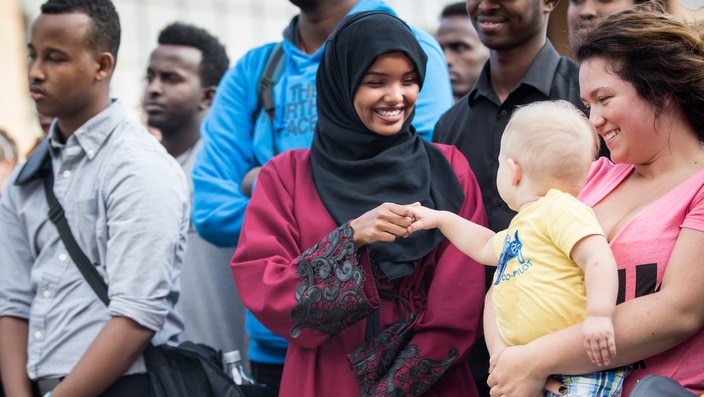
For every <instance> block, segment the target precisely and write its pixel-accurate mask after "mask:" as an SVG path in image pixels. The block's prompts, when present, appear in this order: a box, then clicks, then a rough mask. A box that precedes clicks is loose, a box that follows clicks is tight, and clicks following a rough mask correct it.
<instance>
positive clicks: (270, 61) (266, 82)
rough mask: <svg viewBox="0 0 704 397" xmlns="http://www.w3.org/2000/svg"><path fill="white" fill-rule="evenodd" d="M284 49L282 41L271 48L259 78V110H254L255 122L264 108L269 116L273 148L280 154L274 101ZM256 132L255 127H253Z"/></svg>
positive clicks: (282, 66)
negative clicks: (275, 132) (275, 126)
mask: <svg viewBox="0 0 704 397" xmlns="http://www.w3.org/2000/svg"><path fill="white" fill-rule="evenodd" d="M283 55H284V49H283V45H282V43H281V42H278V43H276V45H274V48H272V49H271V52H270V53H269V57H268V58H267V60H266V64H265V65H264V71H263V72H262V75H261V77H260V78H259V83H258V84H257V101H258V102H257V103H258V107H257V110H256V111H255V112H254V114H253V116H252V118H253V122H254V121H256V119H257V117H259V112H260V111H261V109H264V111H265V112H266V115H267V117H268V118H269V124H270V125H271V131H272V137H271V148H272V151H273V153H274V155H276V154H278V150H277V149H276V141H275V139H274V117H275V116H276V103H275V102H274V85H275V84H276V82H277V81H278V80H279V77H281V73H282V72H283V69H284V62H283V61H284V57H283ZM252 133H254V129H252Z"/></svg>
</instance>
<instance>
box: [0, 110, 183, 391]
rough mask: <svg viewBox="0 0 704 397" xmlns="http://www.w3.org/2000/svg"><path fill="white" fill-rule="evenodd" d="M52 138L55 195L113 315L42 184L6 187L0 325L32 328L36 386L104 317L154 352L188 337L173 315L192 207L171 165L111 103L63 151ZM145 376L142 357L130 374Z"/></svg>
mask: <svg viewBox="0 0 704 397" xmlns="http://www.w3.org/2000/svg"><path fill="white" fill-rule="evenodd" d="M58 133H59V132H58V131H57V129H56V124H54V125H53V126H52V130H51V131H50V132H49V136H50V143H51V151H50V152H51V157H52V167H53V172H54V179H55V183H54V192H55V194H56V197H57V198H58V200H59V202H60V203H61V205H62V206H63V207H64V210H65V212H66V218H67V219H68V223H69V225H70V227H71V230H72V232H73V235H74V236H75V238H76V240H77V242H78V244H79V245H80V246H81V248H82V249H83V251H84V252H85V254H86V255H87V256H88V258H89V259H90V261H91V263H94V264H96V265H97V269H98V272H99V273H100V274H101V275H102V277H103V279H104V280H105V282H106V283H107V284H108V296H109V298H110V306H109V307H108V308H106V307H105V305H104V304H103V303H102V302H101V301H100V300H99V299H98V297H97V296H96V295H95V293H94V292H93V290H92V289H91V288H90V286H89V285H88V283H87V282H86V281H85V279H84V278H83V276H82V275H81V273H80V272H79V270H78V268H77V267H76V265H75V264H74V263H73V261H72V260H71V257H70V256H69V254H68V252H67V250H66V248H65V247H64V244H63V243H62V242H61V240H60V237H59V234H58V231H57V229H56V227H55V226H54V225H53V224H52V223H51V221H49V219H48V218H47V211H48V204H47V202H46V197H45V194H44V188H43V184H42V181H41V180H35V181H31V182H28V183H26V184H24V185H19V186H18V185H14V184H10V185H8V186H7V189H6V191H5V194H3V195H2V198H1V199H0V230H1V231H2V236H1V237H0V316H13V317H18V318H22V319H27V320H28V321H29V335H28V336H29V340H28V362H27V372H28V375H29V377H30V378H32V379H38V378H47V377H60V376H66V375H67V374H68V373H69V372H70V371H71V369H72V368H73V367H74V365H75V364H76V363H77V362H78V360H79V359H80V358H81V356H82V355H83V353H84V352H85V351H86V349H87V348H88V346H89V345H90V344H91V343H92V341H93V339H94V338H95V337H96V335H97V334H98V333H99V332H100V331H101V330H102V328H103V326H104V325H105V324H106V322H107V321H108V320H109V319H110V318H111V316H122V317H128V318H130V319H132V320H134V321H135V322H137V323H139V324H140V325H142V326H144V327H146V328H149V329H151V330H153V331H156V332H157V334H156V335H155V337H154V339H153V342H154V343H155V344H161V343H165V342H172V343H175V342H177V340H178V335H179V334H180V332H181V331H182V329H183V325H182V321H181V317H180V316H179V315H178V314H177V313H176V311H175V310H174V308H173V307H174V304H175V302H176V300H177V299H178V291H179V281H178V277H179V272H180V270H181V266H182V262H183V256H184V250H185V246H186V238H187V237H186V235H187V231H188V222H189V210H190V208H189V200H188V191H187V189H188V188H187V184H186V179H185V176H184V175H183V172H182V171H181V169H180V167H179V165H178V163H177V162H176V161H175V160H174V159H173V158H172V157H171V156H170V155H169V154H168V153H166V150H164V148H163V147H162V146H161V144H160V143H159V142H158V141H157V140H156V139H155V138H154V137H153V136H151V135H149V134H148V133H147V131H146V130H145V128H144V127H143V126H141V125H140V124H138V123H136V122H134V121H132V120H129V119H128V118H127V114H126V111H125V109H124V107H123V106H122V104H120V103H119V102H117V101H116V102H113V103H112V104H111V105H110V106H109V107H108V108H106V109H105V110H103V111H102V112H101V113H99V114H98V115H96V116H94V117H93V118H91V119H90V120H88V121H87V122H86V123H85V124H84V125H82V126H81V127H80V128H79V129H78V130H76V131H75V133H74V134H73V135H71V137H69V139H68V140H67V142H66V143H65V144H61V143H60V141H59V140H57V139H56V136H57V134H58ZM20 168H21V167H18V169H17V170H16V171H15V172H14V174H13V176H12V177H11V181H14V180H15V179H16V178H17V175H18V172H19V169H20ZM106 359H108V360H109V359H110V358H109V357H106ZM144 371H145V368H144V363H143V360H142V358H140V359H138V360H137V361H136V362H135V363H134V364H133V365H132V366H131V367H130V368H129V370H128V371H127V372H126V374H131V373H138V372H144Z"/></svg>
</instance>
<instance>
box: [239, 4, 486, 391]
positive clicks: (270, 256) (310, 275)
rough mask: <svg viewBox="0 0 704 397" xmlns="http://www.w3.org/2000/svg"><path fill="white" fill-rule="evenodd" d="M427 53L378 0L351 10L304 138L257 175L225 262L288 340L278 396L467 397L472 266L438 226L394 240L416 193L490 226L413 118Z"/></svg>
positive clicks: (450, 154)
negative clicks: (306, 144) (379, 8)
mask: <svg viewBox="0 0 704 397" xmlns="http://www.w3.org/2000/svg"><path fill="white" fill-rule="evenodd" d="M425 62H426V55H425V53H423V50H422V49H421V48H420V46H419V44H418V42H417V41H416V39H415V37H414V36H413V34H412V33H411V31H410V29H409V28H408V26H407V25H406V24H405V23H403V22H402V21H401V20H399V19H398V18H396V17H393V16H391V15H389V14H385V13H379V12H368V13H359V14H354V15H351V16H349V17H347V18H346V19H345V20H344V21H343V22H342V23H341V24H340V26H339V27H338V29H337V30H336V32H335V33H334V34H333V35H332V36H331V38H330V39H329V40H328V43H327V45H326V48H325V51H324V54H323V58H322V60H321V63H320V67H319V70H318V76H317V90H318V91H317V92H318V100H317V103H318V105H317V106H318V125H317V128H316V132H315V134H316V135H315V137H314V141H313V145H312V147H311V149H309V150H307V149H306V150H295V151H288V152H284V153H283V154H281V155H279V156H278V157H276V158H274V159H273V160H271V161H270V162H269V163H268V164H267V165H266V166H265V167H264V168H263V169H262V171H261V173H260V174H259V179H258V182H257V187H256V189H255V191H254V193H253V196H252V201H251V203H250V206H249V208H248V209H247V214H246V216H245V221H244V225H243V229H242V235H241V237H240V242H239V246H238V249H237V251H236V253H235V256H234V257H233V259H232V271H233V274H234V276H235V280H236V282H237V287H238V290H239V291H240V294H241V295H242V299H243V301H244V303H245V305H247V307H248V308H249V309H250V310H251V311H252V313H253V314H254V315H255V316H256V317H257V318H258V319H259V320H260V321H261V322H262V323H263V324H264V325H265V326H266V327H267V328H268V329H271V330H272V331H274V332H276V333H278V334H280V335H282V336H284V337H285V338H287V339H288V340H289V342H290V345H289V350H288V353H287V355H286V363H285V364H284V374H283V378H282V383H281V389H280V396H336V397H344V396H360V395H361V396H372V395H374V396H386V395H394V396H396V395H412V396H418V395H426V396H476V395H477V392H476V389H475V386H474V382H473V381H472V376H471V373H470V370H469V367H468V365H467V363H466V360H465V359H464V357H465V355H466V353H467V352H468V351H469V348H470V347H471V345H472V343H473V342H474V341H475V339H476V338H477V336H478V334H480V333H481V329H480V326H481V325H480V324H481V315H482V309H483V302H484V287H483V283H484V281H483V280H484V268H483V266H482V265H480V264H478V263H475V262H473V261H472V260H471V259H469V258H468V257H466V256H465V255H463V254H462V253H461V252H460V251H458V250H457V249H456V248H454V247H453V246H452V245H451V244H450V243H449V242H448V241H447V240H445V239H444V238H443V236H442V235H441V234H440V233H439V232H437V231H436V230H434V231H427V233H423V234H419V235H416V234H413V235H412V236H410V237H408V238H403V237H404V236H405V234H406V228H407V226H408V225H409V224H410V223H411V219H410V218H409V214H410V212H409V210H408V207H409V206H410V205H414V203H422V204H423V205H426V206H430V207H432V208H437V209H445V210H449V211H453V212H456V213H459V214H460V215H462V216H464V217H466V218H468V219H471V220H473V221H475V222H478V223H481V224H486V217H485V214H484V208H483V206H482V201H481V195H480V192H479V188H478V186H477V183H476V180H475V178H474V174H473V173H472V171H471V169H470V168H469V165H468V164H467V161H466V159H465V158H464V156H463V155H462V154H461V153H460V152H459V151H457V150H456V149H454V148H452V147H449V146H442V145H433V144H430V143H427V142H425V141H424V140H423V139H421V138H420V137H419V136H418V135H417V134H416V133H415V130H414V128H413V126H412V125H411V121H412V119H413V114H414V105H415V100H416V97H417V95H418V92H419V91H420V88H421V87H422V84H423V77H424V74H425Z"/></svg>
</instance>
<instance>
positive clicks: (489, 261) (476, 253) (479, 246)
mask: <svg viewBox="0 0 704 397" xmlns="http://www.w3.org/2000/svg"><path fill="white" fill-rule="evenodd" d="M409 209H410V211H411V214H412V215H411V216H412V218H413V223H411V225H410V226H409V227H408V234H411V233H413V232H416V231H418V230H427V229H434V228H438V229H440V232H442V234H443V235H445V237H447V239H448V240H450V242H452V244H453V245H454V246H455V247H457V248H458V249H459V250H460V251H462V252H463V253H464V254H465V255H467V256H469V257H471V258H472V259H474V260H475V261H477V262H480V263H483V264H486V265H492V266H496V265H497V263H498V257H497V255H496V253H495V252H494V236H495V235H496V233H494V232H493V231H491V230H490V229H487V228H485V227H484V226H481V225H477V224H476V223H473V222H471V221H469V220H467V219H464V218H462V217H461V216H459V215H457V214H454V213H452V212H449V211H438V210H434V209H431V208H427V207H423V206H415V207H409Z"/></svg>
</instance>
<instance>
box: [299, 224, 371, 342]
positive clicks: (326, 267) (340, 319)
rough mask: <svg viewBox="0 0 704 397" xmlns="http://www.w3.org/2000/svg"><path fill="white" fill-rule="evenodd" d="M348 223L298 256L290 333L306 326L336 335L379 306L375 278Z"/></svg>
mask: <svg viewBox="0 0 704 397" xmlns="http://www.w3.org/2000/svg"><path fill="white" fill-rule="evenodd" d="M353 234H354V231H353V230H352V228H351V227H350V226H349V224H346V225H342V226H340V227H338V228H337V229H335V230H333V231H332V232H331V233H329V234H328V235H327V237H326V238H324V239H323V240H321V241H320V242H318V243H317V244H315V245H314V246H313V247H311V248H310V249H308V250H306V251H305V252H304V253H303V254H301V256H300V257H299V258H298V264H297V274H298V277H299V279H300V280H301V284H300V285H299V286H298V288H297V289H296V301H297V302H298V305H296V306H295V307H294V308H293V309H292V310H291V315H290V317H291V320H293V321H294V326H293V328H292V329H291V337H293V338H297V337H298V336H300V334H301V330H302V329H304V328H312V329H315V330H317V331H318V332H322V333H324V334H328V335H334V334H337V333H339V332H341V331H342V330H343V329H345V328H347V327H349V326H351V325H353V324H355V323H357V322H358V321H359V320H362V319H364V318H366V317H368V316H369V314H370V313H371V312H372V311H374V310H375V309H376V308H377V307H379V304H380V303H379V297H378V294H377V292H376V286H375V284H374V282H373V280H367V276H368V275H370V274H369V273H368V272H369V271H371V270H370V268H369V266H365V265H364V263H363V260H361V255H360V254H359V252H358V250H357V248H356V247H355V244H354V240H353V239H352V236H353Z"/></svg>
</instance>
